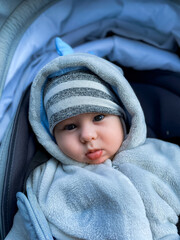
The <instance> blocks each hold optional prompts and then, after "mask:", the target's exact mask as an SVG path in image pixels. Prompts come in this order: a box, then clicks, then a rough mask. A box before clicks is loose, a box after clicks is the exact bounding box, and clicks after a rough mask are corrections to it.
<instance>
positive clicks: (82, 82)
mask: <svg viewBox="0 0 180 240" xmlns="http://www.w3.org/2000/svg"><path fill="white" fill-rule="evenodd" d="M44 106H45V111H46V114H47V118H48V122H49V129H50V132H51V134H53V129H54V127H55V125H56V124H57V123H59V122H61V121H63V120H65V119H68V118H70V117H73V116H76V115H79V114H82V113H96V112H97V113H104V114H114V115H118V116H121V117H124V116H125V113H124V110H123V109H122V108H121V107H120V105H119V101H118V99H117V97H116V96H115V94H114V93H113V92H112V90H110V87H108V84H107V83H105V82H104V81H102V80H101V79H100V78H99V77H98V76H96V75H95V74H94V73H92V72H90V71H89V70H84V69H81V70H75V71H70V72H68V73H65V74H63V75H61V76H58V77H54V78H51V79H48V81H47V83H46V85H45V89H44Z"/></svg>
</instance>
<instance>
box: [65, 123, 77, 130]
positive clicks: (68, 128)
mask: <svg viewBox="0 0 180 240" xmlns="http://www.w3.org/2000/svg"><path fill="white" fill-rule="evenodd" d="M75 128H76V125H75V124H68V125H66V126H65V127H64V130H68V131H71V130H73V129H75Z"/></svg>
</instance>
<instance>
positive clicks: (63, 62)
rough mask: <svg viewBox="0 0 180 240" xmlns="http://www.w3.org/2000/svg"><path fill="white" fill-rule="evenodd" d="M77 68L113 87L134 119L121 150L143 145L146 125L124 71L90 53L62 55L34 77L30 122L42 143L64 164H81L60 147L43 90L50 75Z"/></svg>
mask: <svg viewBox="0 0 180 240" xmlns="http://www.w3.org/2000/svg"><path fill="white" fill-rule="evenodd" d="M76 67H86V68H87V69H89V70H90V71H92V72H93V73H95V74H96V75H97V76H99V77H100V78H101V79H102V80H103V81H105V82H107V83H108V84H110V85H111V86H112V88H113V89H115V91H116V92H117V94H118V97H119V98H120V100H121V102H122V103H123V105H124V107H125V109H126V110H127V112H128V113H129V115H130V117H131V123H130V130H129V132H128V135H127V137H126V139H125V140H124V142H123V144H122V146H121V147H120V149H119V151H124V150H128V149H132V148H135V147H137V146H140V145H141V144H143V143H144V142H145V139H146V124H145V119H144V114H143V111H142V108H141V106H140V103H139V101H138V99H137V97H136V95H135V93H134V91H133V89H132V88H131V86H130V84H129V83H128V81H127V80H126V79H125V77H124V76H123V73H122V70H121V68H119V67H117V66H115V65H114V64H112V63H111V62H109V61H107V60H105V59H103V58H100V57H97V56H95V55H92V54H87V53H73V54H69V55H66V56H60V57H57V58H55V59H54V60H52V61H51V62H49V63H48V64H47V65H45V66H44V67H43V68H42V69H41V70H40V72H39V73H38V74H37V76H36V77H35V79H34V81H33V83H32V86H31V93H30V107H29V121H30V123H31V126H32V128H33V130H34V133H35V134H36V137H37V139H38V141H39V143H40V144H41V145H42V146H43V147H44V148H45V149H46V150H47V151H48V152H49V153H50V154H51V155H52V156H53V157H54V158H56V159H57V160H59V161H60V162H61V163H62V164H75V165H79V164H81V163H78V162H76V161H74V160H73V159H70V158H69V157H67V156H66V155H65V154H64V153H63V152H62V151H61V150H60V149H59V147H58V146H57V144H56V143H55V141H54V139H53V138H52V135H51V134H50V132H49V130H48V126H47V118H46V114H45V109H44V105H43V89H44V85H45V83H46V80H47V78H48V77H50V76H56V75H57V76H58V75H59V74H62V73H64V72H66V71H67V70H70V69H71V68H72V69H73V68H76Z"/></svg>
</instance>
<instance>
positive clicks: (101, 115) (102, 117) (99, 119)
mask: <svg viewBox="0 0 180 240" xmlns="http://www.w3.org/2000/svg"><path fill="white" fill-rule="evenodd" d="M104 118H105V115H103V114H99V115H97V116H95V117H94V122H99V121H102V120H103V119H104Z"/></svg>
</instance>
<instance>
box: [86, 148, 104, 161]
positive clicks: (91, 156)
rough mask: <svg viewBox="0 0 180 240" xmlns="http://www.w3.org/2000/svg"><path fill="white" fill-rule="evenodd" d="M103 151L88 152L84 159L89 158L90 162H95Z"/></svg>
mask: <svg viewBox="0 0 180 240" xmlns="http://www.w3.org/2000/svg"><path fill="white" fill-rule="evenodd" d="M102 153H103V151H102V149H94V150H90V151H88V152H87V153H86V157H87V158H89V159H90V160H96V159H98V158H100V157H101V155H102Z"/></svg>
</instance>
